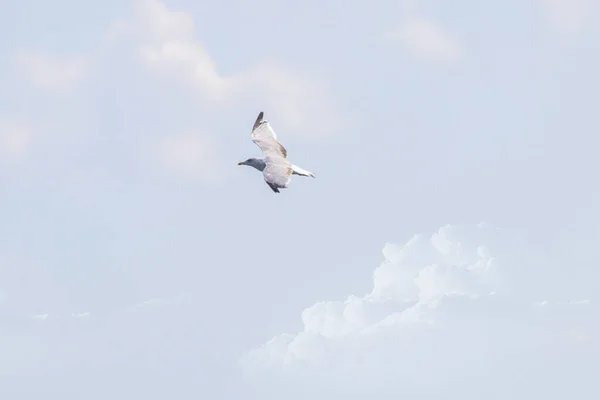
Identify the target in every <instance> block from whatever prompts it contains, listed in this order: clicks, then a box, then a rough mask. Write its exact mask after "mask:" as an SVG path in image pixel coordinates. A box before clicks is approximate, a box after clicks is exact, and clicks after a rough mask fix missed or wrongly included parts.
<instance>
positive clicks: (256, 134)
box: [252, 111, 287, 158]
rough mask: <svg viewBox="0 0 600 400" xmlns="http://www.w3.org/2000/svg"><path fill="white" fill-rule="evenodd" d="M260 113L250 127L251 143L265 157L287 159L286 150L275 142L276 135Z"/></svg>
mask: <svg viewBox="0 0 600 400" xmlns="http://www.w3.org/2000/svg"><path fill="white" fill-rule="evenodd" d="M263 117H264V113H263V112H262V111H261V112H260V113H259V114H258V117H257V118H256V122H254V126H253V127H252V141H253V142H254V143H256V145H257V146H258V147H260V149H261V150H262V152H263V153H264V155H265V157H268V156H278V157H283V158H287V150H286V149H285V147H283V146H282V145H281V143H279V141H277V135H275V131H274V130H273V128H272V127H271V124H269V123H268V122H267V120H265V119H263Z"/></svg>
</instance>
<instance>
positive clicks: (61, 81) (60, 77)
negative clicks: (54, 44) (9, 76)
mask: <svg viewBox="0 0 600 400" xmlns="http://www.w3.org/2000/svg"><path fill="white" fill-rule="evenodd" d="M15 59H16V61H17V63H18V64H19V66H20V67H21V68H22V69H23V71H24V72H25V73H26V75H27V79H28V80H29V81H30V82H31V84H33V85H34V86H35V87H37V88H40V89H44V90H50V91H53V92H55V93H60V94H66V93H70V92H72V90H74V89H75V88H76V87H77V85H79V84H80V83H81V82H83V81H84V80H85V79H86V78H87V76H88V72H89V71H88V68H89V62H90V61H89V60H88V58H87V57H85V56H81V55H71V56H64V57H58V56H55V55H50V54H43V53H35V52H30V51H19V52H17V54H16V57H15Z"/></svg>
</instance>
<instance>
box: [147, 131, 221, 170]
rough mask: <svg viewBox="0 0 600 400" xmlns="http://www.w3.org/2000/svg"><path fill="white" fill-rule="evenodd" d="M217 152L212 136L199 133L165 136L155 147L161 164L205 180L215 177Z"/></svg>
mask: <svg viewBox="0 0 600 400" xmlns="http://www.w3.org/2000/svg"><path fill="white" fill-rule="evenodd" d="M217 153H218V151H217V149H216V143H215V142H214V140H213V138H212V136H208V135H199V134H189V133H188V134H180V135H172V136H167V137H165V138H163V139H162V140H161V141H160V142H159V144H158V147H157V154H158V157H159V160H160V161H161V162H162V163H163V165H165V166H166V167H168V168H169V169H171V170H172V171H174V172H177V173H179V174H181V175H183V176H188V177H191V178H196V179H201V180H205V181H212V180H214V179H215V178H216V177H217V175H216V171H217V168H216V166H217V165H218V158H217Z"/></svg>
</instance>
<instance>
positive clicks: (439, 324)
mask: <svg viewBox="0 0 600 400" xmlns="http://www.w3.org/2000/svg"><path fill="white" fill-rule="evenodd" d="M501 241H502V235H501V232H500V231H498V230H496V229H493V228H491V227H489V226H487V225H485V224H480V225H477V226H475V227H456V226H445V227H442V228H441V229H439V230H438V231H437V232H435V233H434V234H433V235H431V236H429V237H427V236H424V235H416V236H415V237H413V238H412V239H411V240H409V241H408V242H407V243H406V244H405V245H404V246H397V245H391V244H387V245H386V246H385V247H384V249H383V255H384V261H383V262H382V264H381V265H380V266H379V267H378V268H376V269H375V271H374V273H373V282H372V289H371V291H370V292H369V293H367V294H366V295H362V296H357V295H350V296H348V297H347V298H346V299H345V300H343V301H322V302H318V303H316V304H314V305H313V306H311V307H308V308H307V309H305V310H304V311H303V312H302V316H301V317H302V325H303V329H302V330H301V331H300V332H297V333H293V334H281V335H277V336H275V337H274V338H272V339H271V340H269V341H268V342H266V343H265V344H264V345H262V346H261V347H259V348H256V349H253V350H251V351H249V352H248V353H247V354H245V355H244V356H243V357H242V358H241V360H240V365H241V367H242V369H243V371H244V372H245V374H246V377H247V379H248V381H249V382H253V383H254V384H263V385H267V386H269V385H271V383H270V382H272V381H277V382H286V383H287V384H291V385H292V387H294V388H297V387H301V386H302V385H304V387H305V386H306V385H310V386H311V387H315V385H316V386H319V387H322V386H320V385H325V386H326V387H327V388H329V389H331V390H335V391H336V393H344V394H346V393H348V394H356V393H361V391H362V390H365V391H366V392H365V393H367V392H368V391H372V390H374V388H376V387H385V389H386V393H385V396H388V397H385V396H384V398H398V396H400V394H404V395H407V394H408V395H415V394H417V393H419V394H420V395H423V394H424V393H426V394H427V396H433V398H436V397H435V393H434V392H435V390H433V389H432V388H438V389H439V388H447V387H451V386H452V385H455V384H459V383H460V382H464V380H465V379H475V380H476V381H477V382H485V385H488V384H494V385H496V384H498V383H499V382H500V381H502V379H505V380H506V381H507V382H509V381H513V380H514V379H517V377H516V376H513V375H510V374H511V372H510V371H511V368H513V367H515V366H522V365H523V363H524V364H527V367H528V368H534V367H535V368H538V367H539V366H540V365H538V364H537V363H538V361H539V360H540V359H541V358H543V357H547V356H548V355H550V356H552V357H554V356H555V355H564V353H566V354H568V355H570V356H571V355H573V354H576V353H578V352H580V351H581V349H582V348H587V349H588V350H592V349H593V350H595V351H598V350H600V347H599V345H600V343H599V341H598V340H597V339H593V338H594V337H597V336H595V335H597V333H599V328H600V326H599V322H600V321H599V318H598V317H597V315H598V313H597V311H598V307H597V306H596V305H595V304H594V303H593V302H589V301H574V302H573V301H565V302H563V303H556V302H546V303H544V306H542V307H540V303H539V302H537V303H534V302H533V301H532V300H530V299H528V296H527V293H518V292H516V291H514V290H512V288H511V286H510V285H508V283H507V281H508V280H509V279H508V278H509V277H510V276H511V275H512V274H511V273H508V271H511V270H512V271H518V268H514V267H515V266H512V267H513V268H510V267H511V266H507V265H505V264H504V262H503V258H504V259H505V260H506V259H510V257H503V254H504V255H507V254H505V252H506V251H510V250H507V249H509V248H510V246H507V245H506V244H505V243H501ZM519 267H520V266H519ZM514 276H518V274H517V275H514ZM513 278H514V277H513ZM511 279H512V278H511ZM584 361H585V362H590V359H589V358H587V357H584ZM520 363H521V364H520ZM498 370H502V371H503V372H502V374H501V375H497V374H499V372H498ZM565 371H566V372H569V371H568V369H566V370H565ZM573 373H575V374H577V373H578V372H575V371H574V370H571V371H570V374H573ZM507 374H508V375H507ZM534 375H535V374H534ZM497 378H498V380H495V379H497ZM568 378H569V379H570V378H572V376H571V375H569V376H568ZM476 381H474V383H473V384H472V387H471V388H474V387H479V389H481V390H484V391H485V390H487V389H486V387H485V385H484V386H481V385H482V384H479V383H477V382H476ZM294 384H296V385H294ZM388 390H401V392H387V391H388ZM432 390H433V391H432ZM476 392H477V391H476ZM500 392H502V390H500V391H499V392H497V393H496V394H498V393H500ZM477 393H479V394H481V391H479V392H477ZM486 393H487V392H486ZM507 393H508V392H506V390H505V391H504V394H507ZM438 394H439V393H438ZM427 396H425V397H426V398H430V397H427ZM466 397H468V398H471V397H470V396H466ZM420 398H421V397H420ZM473 398H477V397H476V396H475V394H473Z"/></svg>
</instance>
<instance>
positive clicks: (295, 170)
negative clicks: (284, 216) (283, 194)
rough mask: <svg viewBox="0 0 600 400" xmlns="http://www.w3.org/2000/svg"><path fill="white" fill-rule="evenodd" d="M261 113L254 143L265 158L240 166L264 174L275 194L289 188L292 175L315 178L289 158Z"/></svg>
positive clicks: (255, 125) (253, 133)
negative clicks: (248, 167)
mask: <svg viewBox="0 0 600 400" xmlns="http://www.w3.org/2000/svg"><path fill="white" fill-rule="evenodd" d="M263 116H264V113H263V112H262V111H261V112H260V113H259V114H258V117H257V118H256V122H254V126H253V127H252V141H253V142H254V143H256V145H257V146H258V147H260V149H261V150H262V152H263V155H264V158H249V159H247V160H246V161H242V162H240V163H238V165H248V166H250V167H254V168H256V169H257V170H259V171H261V172H262V173H263V177H264V179H265V182H266V183H267V185H269V187H270V188H271V189H272V190H273V191H274V192H275V193H279V189H285V188H287V187H288V185H289V183H290V181H291V180H292V175H300V176H310V177H312V178H314V177H315V174H313V173H312V172H310V171H306V170H304V169H302V168H300V167H298V166H296V165H294V164H292V163H291V162H290V161H289V160H288V158H287V150H286V149H285V147H283V146H282V145H281V143H279V141H277V135H275V131H274V130H273V128H272V127H271V125H270V124H269V123H268V122H267V121H266V120H264V119H263Z"/></svg>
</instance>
